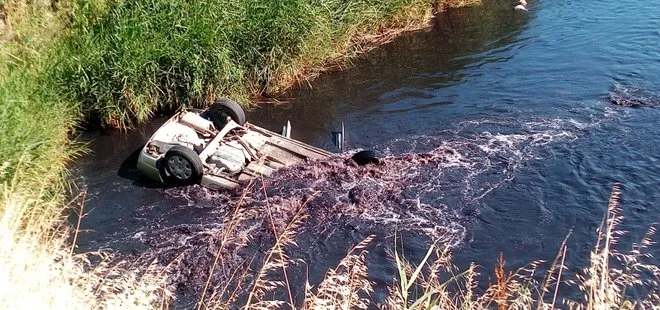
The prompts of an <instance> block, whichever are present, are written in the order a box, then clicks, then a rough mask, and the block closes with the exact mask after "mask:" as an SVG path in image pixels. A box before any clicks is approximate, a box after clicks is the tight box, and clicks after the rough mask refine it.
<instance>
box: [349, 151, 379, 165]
mask: <svg viewBox="0 0 660 310" xmlns="http://www.w3.org/2000/svg"><path fill="white" fill-rule="evenodd" d="M351 159H352V160H353V161H354V162H355V163H356V164H358V166H364V165H367V164H378V163H380V160H379V159H378V156H377V155H376V152H374V151H371V150H364V151H359V152H357V153H355V154H353V156H351Z"/></svg>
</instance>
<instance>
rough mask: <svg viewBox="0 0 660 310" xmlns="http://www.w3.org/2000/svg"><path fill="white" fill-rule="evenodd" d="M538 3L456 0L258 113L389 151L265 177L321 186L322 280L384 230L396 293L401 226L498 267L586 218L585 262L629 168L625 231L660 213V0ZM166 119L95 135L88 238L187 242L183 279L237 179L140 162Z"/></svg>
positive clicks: (86, 170)
mask: <svg viewBox="0 0 660 310" xmlns="http://www.w3.org/2000/svg"><path fill="white" fill-rule="evenodd" d="M529 2H530V4H529V12H528V13H526V14H518V13H516V12H514V11H513V10H512V7H513V2H511V3H509V1H488V2H487V3H485V4H484V5H483V6H482V7H476V8H467V9H459V10H454V11H451V12H449V13H447V14H443V15H442V16H440V17H439V18H438V19H437V20H436V21H435V26H434V27H433V28H432V29H429V30H427V31H421V32H417V33H413V34H409V35H406V36H404V37H401V38H399V39H397V40H395V41H394V42H392V43H390V44H388V45H386V46H384V47H382V48H379V49H377V50H374V51H372V52H370V53H368V54H367V55H365V56H364V57H362V58H360V59H358V60H355V61H354V62H353V64H352V66H350V67H349V68H347V69H346V70H344V71H341V72H331V73H327V74H324V75H322V76H320V77H319V78H318V79H316V80H314V81H312V82H311V83H310V84H309V85H306V86H304V87H300V88H298V89H296V90H293V91H292V92H291V93H290V94H288V95H287V98H286V100H287V102H288V103H285V104H282V105H277V106H273V105H268V106H262V107H260V108H258V109H256V110H255V111H252V112H250V113H249V115H248V120H249V121H251V122H253V123H256V124H260V125H263V126H264V127H266V128H269V129H272V130H276V131H279V128H281V126H282V125H283V124H284V123H285V122H286V121H287V120H291V122H292V124H293V133H292V136H293V137H294V138H296V139H299V140H302V141H304V142H307V143H310V144H313V145H316V146H320V147H323V148H326V149H329V150H335V149H334V146H333V144H332V139H331V135H330V132H331V131H334V130H337V128H338V127H339V124H340V122H342V121H343V122H345V124H346V130H347V136H348V137H347V146H348V147H349V148H350V149H360V148H368V149H376V150H378V151H379V152H380V153H382V154H384V155H386V156H387V159H386V160H385V161H384V162H385V163H384V166H382V167H377V168H373V169H372V170H373V171H365V170H364V169H363V168H357V167H353V166H346V165H344V164H343V159H342V158H335V159H332V160H330V161H328V162H325V163H314V164H310V165H308V166H305V167H297V168H295V169H291V170H287V171H284V172H282V173H280V174H277V175H276V176H274V177H273V179H272V180H269V181H268V182H269V183H268V186H267V187H268V188H267V190H266V191H265V192H267V196H268V197H264V195H263V193H262V192H260V191H256V192H255V193H254V195H253V197H252V198H253V202H251V203H254V204H255V206H263V204H264V201H270V202H271V203H274V204H275V203H279V204H280V205H284V206H286V205H287V203H288V204H290V205H293V204H294V203H293V202H295V201H302V200H304V199H307V198H308V197H309V195H311V193H320V194H318V195H319V197H318V198H317V199H316V200H315V201H314V202H313V203H310V205H309V206H308V207H309V208H310V212H309V218H308V220H307V224H305V225H303V226H302V228H301V230H300V235H299V242H298V245H299V246H298V248H297V249H295V250H292V251H293V252H294V253H295V254H293V256H294V258H301V259H303V260H304V261H306V262H307V264H308V267H307V268H309V278H310V281H311V282H312V283H314V281H317V282H318V281H319V280H320V279H321V278H322V276H323V272H324V271H325V270H326V269H327V268H328V267H331V266H334V265H336V263H337V262H338V260H339V259H340V258H341V257H343V256H344V255H345V254H346V251H347V250H348V249H349V248H350V247H351V246H352V245H353V244H355V243H356V242H359V241H360V240H362V239H363V238H364V237H366V236H367V235H369V234H375V235H376V236H377V238H376V239H375V241H374V245H373V248H372V249H371V254H370V256H369V267H370V276H371V278H372V279H373V280H374V281H375V282H376V283H377V284H379V283H380V287H381V289H380V290H379V289H377V291H376V293H375V295H376V298H382V295H383V294H384V290H383V289H382V287H383V286H384V285H385V284H388V283H391V282H392V277H393V275H394V274H395V273H394V264H393V263H392V261H391V260H390V259H389V258H388V256H387V252H388V251H389V250H391V248H392V246H393V238H392V236H393V234H394V232H395V231H399V232H401V234H402V235H403V238H404V241H405V245H404V250H405V251H406V253H408V256H409V258H411V259H413V260H415V259H421V257H423V255H424V254H425V251H426V248H427V247H428V246H429V240H431V238H441V239H442V240H444V242H447V243H450V244H452V245H453V247H454V255H455V263H456V264H458V265H459V266H460V267H465V266H467V265H468V264H469V262H472V261H475V262H478V263H479V264H480V265H481V266H483V271H484V273H485V274H486V275H488V274H489V272H490V270H492V267H493V266H494V263H495V260H496V258H497V257H498V255H499V253H500V252H501V253H503V255H504V257H505V258H506V259H507V264H508V266H511V267H520V266H523V265H524V264H526V263H528V262H530V261H533V260H537V259H546V260H548V259H549V260H551V259H552V258H554V256H555V254H556V253H557V251H558V249H559V246H560V244H561V241H562V240H563V238H564V237H565V236H566V235H567V233H568V232H569V230H572V231H573V234H572V236H571V238H570V239H569V249H570V253H569V255H568V264H569V266H570V267H571V268H573V269H578V268H581V267H582V266H583V265H584V264H585V262H586V259H587V258H588V255H587V253H588V251H589V250H590V249H591V247H592V246H593V244H594V241H595V234H594V231H595V229H596V227H597V226H598V225H599V224H600V221H601V219H602V216H603V213H604V211H605V208H606V204H607V199H608V196H609V193H610V190H611V188H612V186H613V184H615V183H616V182H620V183H622V184H623V195H622V196H623V198H622V208H623V213H624V214H625V216H626V221H625V223H624V225H623V228H625V229H626V230H628V231H630V233H629V234H628V235H627V236H626V237H624V242H623V244H627V243H626V241H631V240H637V239H638V238H639V237H640V236H641V235H642V234H644V233H645V232H646V229H647V228H648V227H649V225H651V224H652V223H654V222H658V221H659V220H660V188H659V185H660V151H658V150H659V149H660V128H659V127H658V120H660V6H658V5H657V3H655V2H654V1H642V0H630V1H619V0H601V1H595V0H582V1H542V0H537V1H529ZM164 119H165V118H162V117H161V118H157V119H155V120H154V121H152V122H150V123H148V124H145V125H143V126H140V127H138V128H136V129H135V130H133V131H129V132H126V133H112V134H105V135H101V134H98V133H88V134H85V136H84V138H85V139H88V140H90V148H91V150H92V151H93V153H91V154H90V155H88V156H86V157H84V158H82V159H81V160H80V161H79V162H78V163H76V164H75V166H74V167H73V175H74V177H75V178H76V179H77V181H78V183H79V185H80V186H81V187H83V188H84V189H86V190H87V191H88V198H89V202H88V203H87V205H86V208H87V212H89V214H88V215H87V217H86V218H85V220H84V221H83V227H82V228H83V229H85V232H84V233H82V234H81V236H80V238H79V249H80V250H81V251H85V250H96V249H99V248H102V249H111V250H113V251H116V252H119V253H122V254H124V255H126V256H142V257H144V256H149V255H154V253H156V254H155V255H156V256H159V258H160V259H161V260H163V259H166V258H173V257H175V256H176V255H175V253H181V252H185V251H188V252H187V253H189V254H186V255H188V256H186V257H188V259H189V260H190V261H189V262H187V263H184V264H182V265H184V266H185V265H186V264H187V265H188V267H189V268H188V269H190V270H193V271H190V270H188V271H185V272H183V271H181V273H186V272H187V275H182V276H181V277H180V279H182V280H181V282H186V281H193V280H191V279H193V278H194V275H195V272H201V270H198V271H195V270H194V269H195V268H194V265H196V264H199V265H200V266H206V265H204V261H201V260H203V259H202V257H204V256H209V255H211V254H209V253H214V251H213V249H212V248H210V247H209V246H208V243H209V242H210V241H209V239H208V238H206V237H205V236H209V235H213V232H214V231H217V230H221V229H222V228H223V226H222V217H223V214H225V213H226V212H227V210H230V209H231V206H232V204H233V203H234V201H235V195H234V196H232V194H231V193H212V192H209V191H207V190H205V189H201V188H199V187H188V188H165V187H161V186H158V185H157V184H152V183H149V182H145V181H143V180H141V179H140V178H139V177H138V175H137V172H136V171H135V169H134V168H133V167H132V166H131V163H132V161H133V160H134V155H135V153H134V152H135V151H136V150H137V149H138V148H139V147H140V146H141V145H142V144H143V143H144V142H145V141H146V140H147V139H148V137H149V136H150V135H151V133H152V132H153V131H154V130H155V129H156V128H158V126H159V125H160V124H161V123H162V122H163V121H164ZM260 195H261V196H260ZM273 197H275V198H273ZM282 212H283V214H286V213H287V212H286V211H282ZM283 216H285V215H283ZM245 229H246V231H247V232H249V233H253V234H254V235H253V237H254V238H253V239H252V241H251V245H250V246H248V249H247V250H245V251H246V253H252V252H255V251H256V252H259V251H263V250H264V248H266V249H267V248H268V246H269V245H268V244H269V242H270V241H272V240H270V241H269V238H267V237H263V238H262V237H260V235H261V234H263V233H262V230H263V229H262V228H259V227H257V228H254V227H251V228H250V227H246V228H245ZM205 238H206V239H205ZM250 249H252V250H253V251H252V252H250V251H251V250H250ZM256 252H255V253H256ZM652 252H653V253H654V254H655V256H656V257H660V250H659V249H658V247H655V248H654V249H652ZM184 259H185V258H184ZM207 263H208V262H207ZM204 280H205V278H204V279H202V281H204ZM300 281H302V280H300ZM178 285H179V288H180V290H179V294H180V301H179V302H178V304H177V306H178V307H181V308H187V307H188V306H190V305H191V304H192V303H194V302H193V301H191V300H194V298H195V297H194V296H196V295H195V294H196V293H194V292H195V289H194V288H186V285H185V283H183V284H182V283H178ZM191 286H194V285H192V284H191ZM377 286H378V285H377ZM301 287H302V286H301ZM379 296H380V297H379Z"/></svg>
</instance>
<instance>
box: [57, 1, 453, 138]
mask: <svg viewBox="0 0 660 310" xmlns="http://www.w3.org/2000/svg"><path fill="white" fill-rule="evenodd" d="M444 5H445V3H444V2H440V3H438V2H437V1H431V0H388V1H371V0H351V1H344V0H281V1H262V0H240V1H239V0H230V1H227V0H203V1H179V0H173V1H144V0H125V1H104V2H87V1H74V2H73V3H72V4H71V9H70V10H71V12H72V13H71V21H70V25H69V28H70V34H69V35H67V36H66V38H64V40H63V41H62V44H61V45H60V46H59V48H58V50H59V55H58V56H59V59H58V62H59V64H58V65H57V66H56V67H57V68H56V70H57V72H56V75H55V79H56V82H57V84H59V85H60V89H61V91H62V93H63V94H65V95H66V97H67V98H69V99H70V100H72V101H75V102H78V103H80V104H81V108H82V110H83V112H84V113H85V114H86V115H88V116H92V117H94V119H98V120H99V121H101V122H103V123H107V124H111V125H113V126H124V125H127V124H129V123H130V122H131V121H135V120H137V121H142V120H145V119H147V118H148V117H149V115H150V114H151V113H153V111H155V110H160V109H172V108H176V107H179V106H180V105H203V104H205V103H209V102H210V101H211V100H213V99H214V98H215V97H217V96H228V97H232V98H235V99H237V100H238V101H239V102H242V103H244V104H247V103H248V102H249V101H250V100H249V99H250V98H253V97H257V96H269V95H276V94H278V93H280V92H281V91H283V90H285V89H286V88H288V87H290V86H291V85H294V84H295V83H297V82H300V81H303V80H306V79H309V78H310V77H313V76H315V75H316V74H317V73H318V72H320V71H322V70H324V69H325V68H327V67H328V66H329V65H330V64H337V63H342V62H343V60H345V59H346V58H349V57H352V56H354V55H356V54H358V53H360V52H362V51H364V50H367V49H369V48H371V47H373V46H375V45H377V44H379V43H382V42H383V41H386V40H388V39H389V38H391V37H393V36H394V35H396V33H399V32H401V31H405V30H411V29H416V28H419V27H425V26H426V25H427V22H428V19H429V18H430V17H431V11H432V10H433V9H434V8H437V7H442V6H444ZM454 5H456V3H454ZM71 56H75V57H71Z"/></svg>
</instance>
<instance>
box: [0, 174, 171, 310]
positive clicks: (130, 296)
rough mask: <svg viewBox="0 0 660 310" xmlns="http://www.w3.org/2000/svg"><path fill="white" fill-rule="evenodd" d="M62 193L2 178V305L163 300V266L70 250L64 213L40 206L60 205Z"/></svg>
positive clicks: (87, 305) (149, 304)
mask: <svg viewBox="0 0 660 310" xmlns="http://www.w3.org/2000/svg"><path fill="white" fill-rule="evenodd" d="M15 185H17V186H19V188H20V186H21V185H22V184H21V183H17V184H15ZM39 192H41V193H39ZM60 198H61V197H57V196H53V195H52V194H49V193H48V192H47V191H46V190H45V189H41V191H39V189H37V190H36V191H35V192H30V193H26V192H24V191H22V190H18V189H17V188H12V187H11V186H9V185H8V184H6V183H5V184H4V185H3V187H2V188H1V189H0V208H1V209H2V215H1V217H0V287H2V289H0V305H2V308H3V309H5V308H6V309H65V308H66V309H97V308H100V309H153V308H154V306H157V307H158V306H159V305H164V302H166V300H167V299H168V298H169V297H168V296H169V293H168V292H167V291H166V290H164V289H163V287H164V280H165V278H166V274H164V273H163V270H162V268H160V267H156V265H152V266H144V267H146V268H140V269H137V268H136V269H133V268H131V266H129V265H128V263H127V262H122V261H116V260H114V259H113V257H112V256H111V255H107V254H103V253H90V254H75V255H74V254H72V250H73V249H72V248H71V244H70V242H69V233H68V232H69V229H68V226H62V225H63V224H61V223H65V222H64V219H63V218H62V216H61V215H60V216H58V217H57V218H56V219H57V220H56V219H54V218H53V217H52V215H47V214H48V213H44V212H40V211H43V210H44V208H51V209H56V208H61V206H62V204H61V202H60V201H61V200H60ZM81 211H82V209H81ZM54 223H59V225H58V224H55V226H53V224H54ZM90 260H94V261H97V263H94V264H91V263H90ZM163 298H165V299H163Z"/></svg>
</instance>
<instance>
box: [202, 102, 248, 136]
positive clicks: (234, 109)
mask: <svg viewBox="0 0 660 310" xmlns="http://www.w3.org/2000/svg"><path fill="white" fill-rule="evenodd" d="M206 113H207V118H208V119H210V120H211V121H212V122H213V125H214V126H215V127H216V128H217V129H221V128H222V127H224V125H225V123H226V119H227V117H228V116H229V117H231V119H232V120H233V121H234V122H236V123H237V124H239V125H241V126H243V125H245V111H243V108H241V106H240V105H239V104H238V103H236V101H233V100H230V99H224V98H223V99H218V100H216V101H215V102H213V104H212V105H211V107H209V108H208V110H206Z"/></svg>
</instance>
